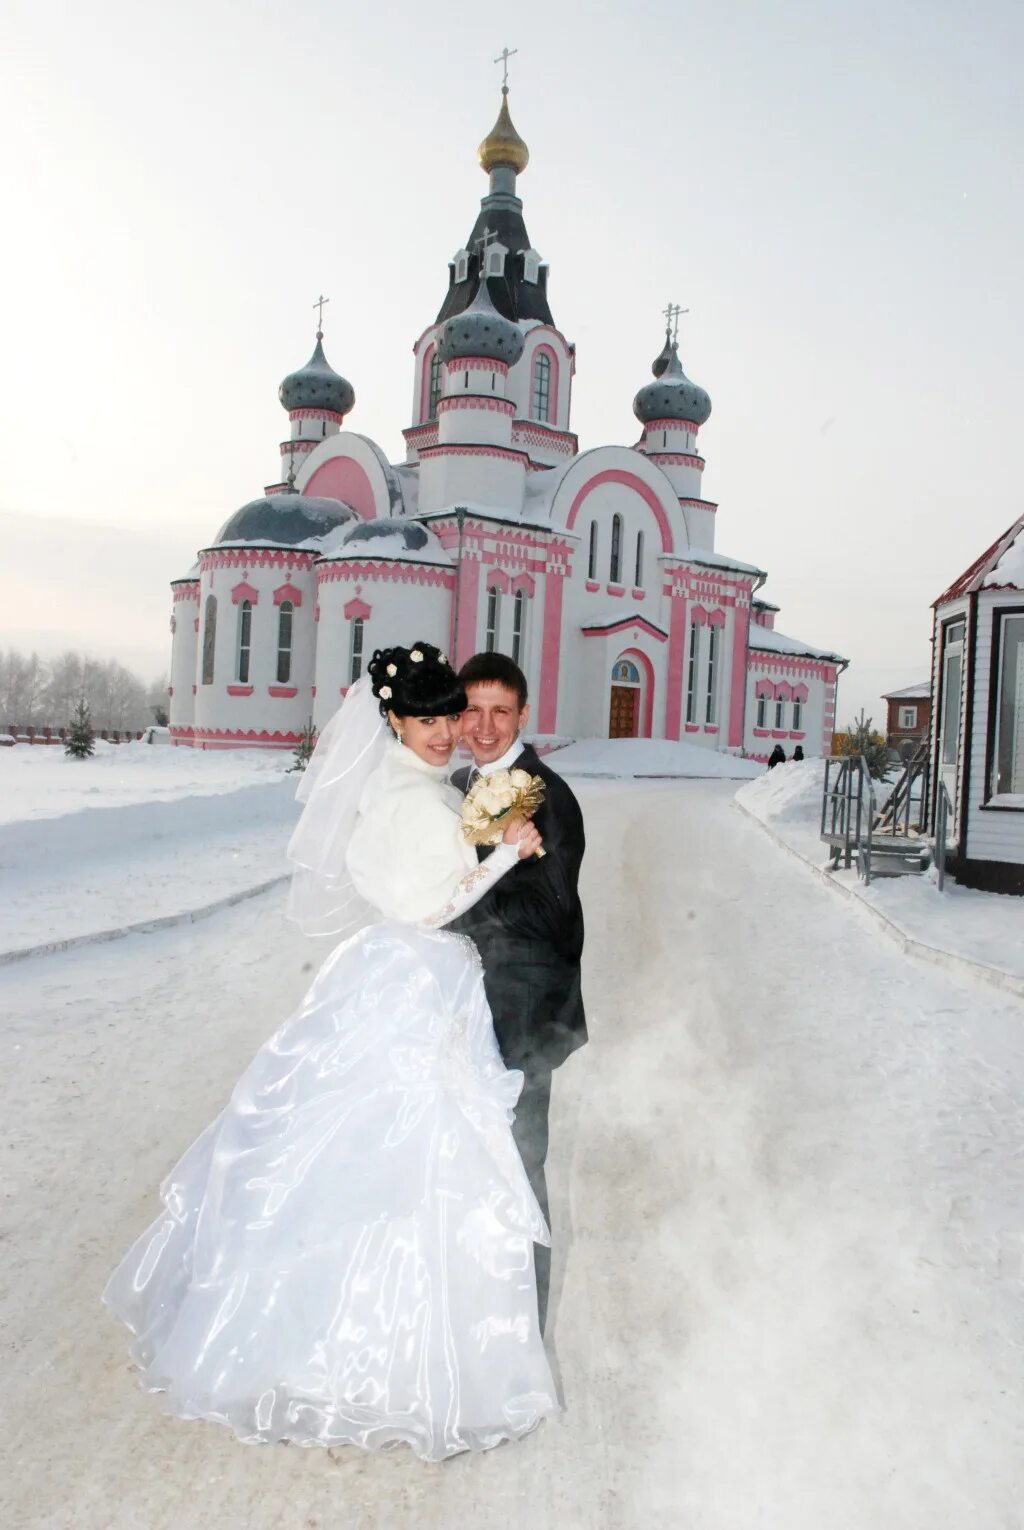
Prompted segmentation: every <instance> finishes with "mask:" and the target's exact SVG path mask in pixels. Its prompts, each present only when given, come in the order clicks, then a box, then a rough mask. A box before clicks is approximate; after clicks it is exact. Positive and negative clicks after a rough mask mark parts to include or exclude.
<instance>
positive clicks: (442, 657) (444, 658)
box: [437, 653, 448, 664]
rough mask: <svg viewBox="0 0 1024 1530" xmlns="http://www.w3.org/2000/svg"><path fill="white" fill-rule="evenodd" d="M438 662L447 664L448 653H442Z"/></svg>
mask: <svg viewBox="0 0 1024 1530" xmlns="http://www.w3.org/2000/svg"><path fill="white" fill-rule="evenodd" d="M437 662H438V663H439V664H447V663H448V655H447V654H446V653H443V654H442V655H441V657H440V658H439V659H438V661H437Z"/></svg>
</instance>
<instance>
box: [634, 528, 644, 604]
mask: <svg viewBox="0 0 1024 1530" xmlns="http://www.w3.org/2000/svg"><path fill="white" fill-rule="evenodd" d="M633 584H634V586H635V588H636V589H638V590H642V589H643V587H644V534H643V532H642V531H638V532H637V534H636V571H635V573H634V575H633Z"/></svg>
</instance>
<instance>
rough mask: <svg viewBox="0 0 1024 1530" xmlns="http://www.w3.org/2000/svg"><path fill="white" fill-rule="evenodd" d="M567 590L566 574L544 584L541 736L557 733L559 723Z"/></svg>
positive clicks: (549, 578)
mask: <svg viewBox="0 0 1024 1530" xmlns="http://www.w3.org/2000/svg"><path fill="white" fill-rule="evenodd" d="M563 588H564V576H563V575H561V574H553V573H552V574H548V576H547V579H546V581H545V584H544V646H543V649H542V652H541V665H540V707H539V709H538V718H537V727H538V731H539V732H540V733H554V732H555V720H556V717H557V714H558V667H559V660H560V655H561V639H562V594H563Z"/></svg>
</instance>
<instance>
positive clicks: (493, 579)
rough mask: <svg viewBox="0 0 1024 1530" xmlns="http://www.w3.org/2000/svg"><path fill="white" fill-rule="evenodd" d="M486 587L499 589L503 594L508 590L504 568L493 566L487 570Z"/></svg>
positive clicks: (507, 578)
mask: <svg viewBox="0 0 1024 1530" xmlns="http://www.w3.org/2000/svg"><path fill="white" fill-rule="evenodd" d="M486 588H487V589H488V590H500V591H501V593H502V594H503V595H507V594H508V591H509V577H508V575H507V574H506V573H505V571H504V569H500V568H493V569H489V570H488V572H487V582H486Z"/></svg>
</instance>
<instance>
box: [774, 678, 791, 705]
mask: <svg viewBox="0 0 1024 1530" xmlns="http://www.w3.org/2000/svg"><path fill="white" fill-rule="evenodd" d="M792 694H793V687H792V686H791V685H790V684H789V682H788V681H786V680H782V681H780V683H779V684H778V685H777V686H776V687H775V695H776V697H777V699H778V700H779V701H788V700H789V698H790V697H791V696H792Z"/></svg>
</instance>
